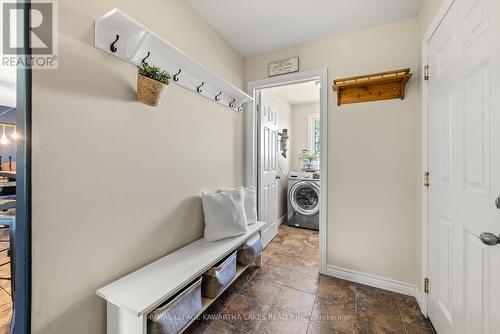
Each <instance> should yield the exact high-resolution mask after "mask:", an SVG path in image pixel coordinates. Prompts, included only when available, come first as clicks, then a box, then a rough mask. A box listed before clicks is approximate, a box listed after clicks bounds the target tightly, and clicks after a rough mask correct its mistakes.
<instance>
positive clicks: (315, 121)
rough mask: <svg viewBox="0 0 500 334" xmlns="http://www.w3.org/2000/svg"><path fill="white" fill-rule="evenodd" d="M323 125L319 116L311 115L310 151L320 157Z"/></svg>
mask: <svg viewBox="0 0 500 334" xmlns="http://www.w3.org/2000/svg"><path fill="white" fill-rule="evenodd" d="M320 129H321V123H320V117H319V115H309V130H308V132H309V151H310V152H311V153H315V154H316V155H317V156H318V157H319V155H320V152H321V131H320Z"/></svg>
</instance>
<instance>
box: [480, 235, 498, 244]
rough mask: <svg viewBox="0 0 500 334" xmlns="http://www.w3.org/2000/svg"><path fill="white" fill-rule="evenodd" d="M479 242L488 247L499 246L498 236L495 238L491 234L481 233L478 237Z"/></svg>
mask: <svg viewBox="0 0 500 334" xmlns="http://www.w3.org/2000/svg"><path fill="white" fill-rule="evenodd" d="M479 239H480V240H481V242H482V243H483V244H485V245H488V246H495V245H498V244H500V235H499V236H496V235H494V234H493V233H487V232H486V233H481V235H480V236H479Z"/></svg>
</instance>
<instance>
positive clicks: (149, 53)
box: [141, 51, 151, 64]
mask: <svg viewBox="0 0 500 334" xmlns="http://www.w3.org/2000/svg"><path fill="white" fill-rule="evenodd" d="M149 55H151V52H149V51H148V55H147V56H146V57H144V58H143V59H142V61H141V63H142V64H145V63H146V59H148V57H149ZM146 64H147V63H146Z"/></svg>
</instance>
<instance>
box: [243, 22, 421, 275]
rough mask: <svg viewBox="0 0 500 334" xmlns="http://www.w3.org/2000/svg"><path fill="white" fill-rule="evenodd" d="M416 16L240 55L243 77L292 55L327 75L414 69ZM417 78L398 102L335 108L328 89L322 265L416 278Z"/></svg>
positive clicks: (254, 75) (306, 67)
mask: <svg viewBox="0 0 500 334" xmlns="http://www.w3.org/2000/svg"><path fill="white" fill-rule="evenodd" d="M417 28H418V22H417V19H416V18H414V19H408V20H403V21H399V22H394V23H391V24H387V25H383V26H379V27H375V28H370V29H366V30H362V31H357V32H353V33H349V34H345V35H341V36H337V37H331V38H325V39H321V40H318V41H314V42H311V43H307V44H303V45H299V46H295V47H291V48H287V49H284V50H280V51H276V52H273V53H269V54H265V55H260V56H256V57H252V58H249V59H246V61H245V80H255V79H261V78H265V77H266V69H267V64H268V63H269V62H270V61H273V60H278V59H284V58H286V57H289V56H299V57H300V64H301V70H302V71H305V70H311V69H317V68H322V67H327V68H328V76H329V84H331V82H332V80H333V79H335V78H339V77H343V76H350V75H356V74H365V73H371V72H379V71H384V70H393V69H398V68H405V67H411V68H412V70H414V71H415V70H416V69H417V54H418V52H417V49H418V45H417ZM416 81H417V79H416V78H414V79H413V80H412V81H411V82H410V83H409V85H408V91H407V98H406V99H405V100H404V101H401V100H391V101H382V102H373V103H363V104H354V105H347V106H342V107H340V108H339V107H337V106H336V96H335V95H334V94H333V92H332V91H331V89H329V96H328V99H329V105H328V112H329V122H328V149H329V152H328V155H329V161H328V163H329V180H328V198H329V212H328V264H329V265H334V266H339V267H342V268H347V269H352V270H356V271H361V272H364V273H369V274H374V275H379V276H383V277H387V278H392V279H395V280H398V281H402V282H409V283H416V281H415V280H416V254H415V249H416V236H415V230H416V224H417V179H416V177H415V175H417V168H418V166H417V152H416V148H417V144H416V141H417V129H418V123H417V120H418V114H417V110H416V106H417V101H416V99H417V96H418V92H417V88H416Z"/></svg>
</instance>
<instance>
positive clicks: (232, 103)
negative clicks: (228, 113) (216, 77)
mask: <svg viewBox="0 0 500 334" xmlns="http://www.w3.org/2000/svg"><path fill="white" fill-rule="evenodd" d="M234 102H236V99H233V100H232V101H231V102H229V108H232V107H234Z"/></svg>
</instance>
